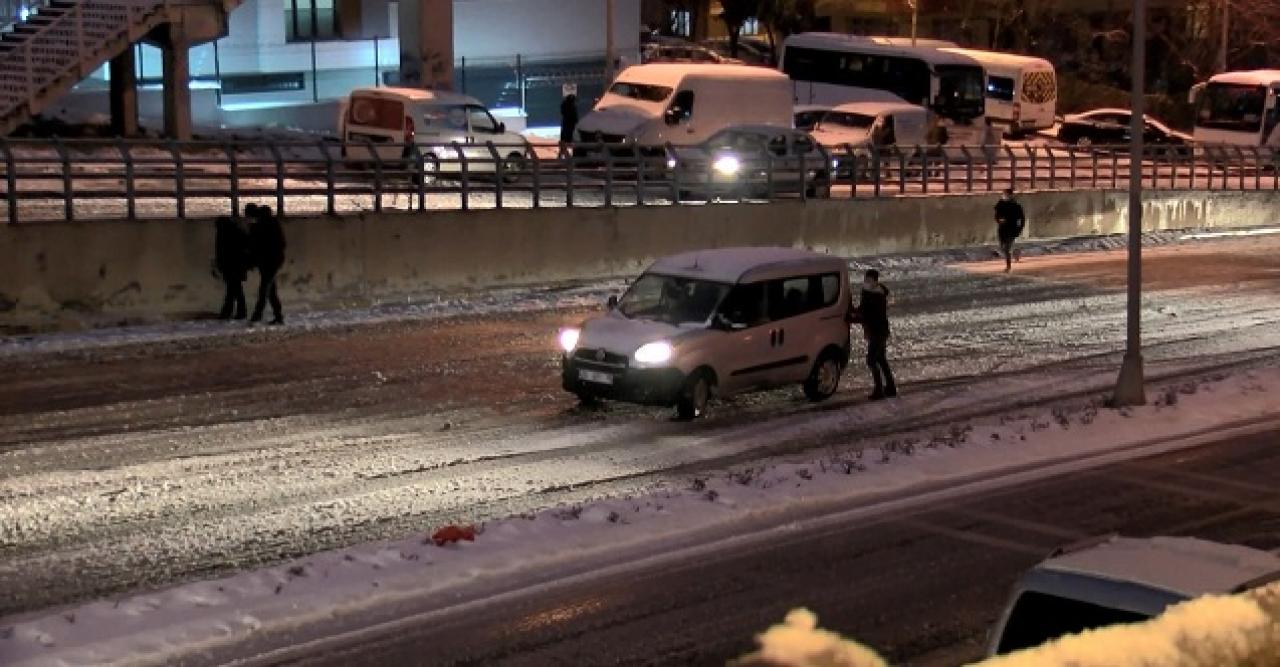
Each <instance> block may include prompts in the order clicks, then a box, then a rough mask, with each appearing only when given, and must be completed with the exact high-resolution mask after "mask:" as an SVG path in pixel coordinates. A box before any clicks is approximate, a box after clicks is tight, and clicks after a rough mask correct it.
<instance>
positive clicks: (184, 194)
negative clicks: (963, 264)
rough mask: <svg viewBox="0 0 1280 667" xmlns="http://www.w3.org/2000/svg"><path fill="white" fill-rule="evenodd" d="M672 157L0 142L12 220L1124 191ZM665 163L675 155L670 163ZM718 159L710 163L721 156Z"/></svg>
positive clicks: (1110, 179) (971, 161) (1102, 154)
mask: <svg viewBox="0 0 1280 667" xmlns="http://www.w3.org/2000/svg"><path fill="white" fill-rule="evenodd" d="M687 153H688V151H687V150H686V149H676V148H673V147H670V146H666V147H653V148H644V149H636V148H634V147H623V146H619V145H616V144H610V145H578V146H575V147H574V150H573V151H567V150H563V149H558V148H557V147H555V146H524V145H508V146H502V145H494V144H458V143H453V144H440V145H419V144H410V145H401V144H377V145H374V144H371V143H366V144H348V145H345V146H344V145H342V144H339V143H335V142H332V141H328V140H316V141H314V142H295V141H289V142H268V141H253V142H249V141H229V142H182V143H179V142H173V141H148V140H77V141H59V140H52V141H47V140H22V139H0V170H2V171H3V178H0V193H2V196H3V198H4V201H5V206H4V209H5V219H6V220H7V221H9V222H38V221H42V220H79V219H85V220H105V219H134V218H178V219H198V218H210V217H214V216H217V215H225V214H228V213H231V212H233V211H237V210H240V209H241V208H242V207H243V205H244V204H245V203H248V202H256V203H262V204H267V205H271V206H273V207H274V208H276V209H277V210H278V211H280V212H281V213H283V214H286V215H288V214H293V215H304V214H340V213H355V212H363V211H372V212H382V211H388V210H399V211H420V210H430V209H462V210H467V209H533V208H548V207H609V206H642V207H643V206H671V205H702V204H707V203H738V204H749V203H753V202H766V201H776V200H780V199H799V200H804V199H810V198H824V199H825V198H830V199H835V200H854V201H856V200H858V199H867V198H875V197H901V196H925V195H937V194H963V193H989V192H999V191H1001V190H1004V189H1005V188H1009V187H1012V188H1014V189H1016V190H1018V191H1023V192H1026V191H1039V190H1123V189H1126V188H1127V187H1128V174H1129V156H1128V154H1127V151H1126V149H1125V148H1124V147H1110V148H1108V147H1095V148H1091V149H1087V150H1086V149H1080V148H1074V147H1048V146H1026V147H1021V146H1017V147H1015V146H1003V147H947V148H946V149H940V148H907V149H899V148H887V149H883V150H874V151H873V150H867V149H865V148H853V147H844V148H841V149H837V150H830V151H828V150H820V151H815V152H812V153H810V154H808V155H804V156H792V157H777V156H772V155H760V156H740V159H739V160H738V170H737V172H736V174H733V175H728V174H725V173H721V172H720V168H721V167H723V165H721V167H717V165H716V163H715V161H714V160H713V159H708V158H705V157H704V158H697V157H693V158H691V157H687ZM672 156H679V159H678V160H673V159H672ZM713 157H714V156H713ZM1278 167H1280V151H1277V150H1275V149H1265V148H1248V147H1243V148H1242V147H1197V148H1196V149H1194V150H1192V149H1190V148H1188V147H1166V146H1153V147H1150V148H1149V149H1148V150H1147V151H1146V152H1145V153H1144V155H1143V170H1142V171H1143V180H1144V186H1145V187H1147V188H1150V189H1153V190H1276V189H1278V188H1280V179H1278V178H1277V173H1278V172H1280V169H1278Z"/></svg>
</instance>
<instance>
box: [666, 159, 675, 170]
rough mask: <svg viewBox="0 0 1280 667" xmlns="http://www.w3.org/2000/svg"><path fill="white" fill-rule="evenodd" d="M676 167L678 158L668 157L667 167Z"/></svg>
mask: <svg viewBox="0 0 1280 667" xmlns="http://www.w3.org/2000/svg"><path fill="white" fill-rule="evenodd" d="M675 168H676V159H675V158H673V157H669V158H667V169H675Z"/></svg>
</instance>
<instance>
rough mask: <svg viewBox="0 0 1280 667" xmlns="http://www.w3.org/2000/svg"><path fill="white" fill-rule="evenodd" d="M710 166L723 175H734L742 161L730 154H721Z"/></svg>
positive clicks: (740, 167) (740, 166)
mask: <svg viewBox="0 0 1280 667" xmlns="http://www.w3.org/2000/svg"><path fill="white" fill-rule="evenodd" d="M711 168H712V169H715V170H716V172H717V173H719V174H721V175H723V176H735V175H737V173H738V171H739V170H740V169H742V162H740V161H739V160H738V158H736V157H734V156H732V155H723V156H721V157H719V158H717V159H716V161H715V163H714V164H712V165H711Z"/></svg>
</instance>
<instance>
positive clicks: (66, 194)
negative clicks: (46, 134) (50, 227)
mask: <svg viewBox="0 0 1280 667" xmlns="http://www.w3.org/2000/svg"><path fill="white" fill-rule="evenodd" d="M53 148H54V150H56V151H57V152H58V158H59V159H60V162H61V165H62V213H63V217H64V218H65V219H67V220H75V219H76V211H75V205H74V204H73V201H74V199H73V192H72V187H73V186H72V181H71V154H70V153H68V152H67V149H66V147H65V146H63V144H62V139H59V138H56V137H55V138H54V140H53Z"/></svg>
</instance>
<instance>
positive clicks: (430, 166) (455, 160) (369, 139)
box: [338, 88, 531, 174]
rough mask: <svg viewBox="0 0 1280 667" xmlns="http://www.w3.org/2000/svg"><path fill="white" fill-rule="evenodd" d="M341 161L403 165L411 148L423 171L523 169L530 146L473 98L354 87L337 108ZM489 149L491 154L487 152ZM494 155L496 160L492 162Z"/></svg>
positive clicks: (426, 92)
mask: <svg viewBox="0 0 1280 667" xmlns="http://www.w3.org/2000/svg"><path fill="white" fill-rule="evenodd" d="M338 132H339V136H341V138H342V151H343V157H344V158H345V159H346V160H348V161H353V162H365V161H372V160H374V155H375V154H376V156H377V159H379V160H383V161H402V160H405V159H407V158H410V157H412V154H413V150H412V149H411V148H410V147H411V146H413V145H416V146H417V150H418V153H419V154H420V155H421V156H422V160H423V169H424V170H425V171H427V172H428V173H433V172H436V173H438V172H445V173H450V172H452V173H458V172H461V171H462V170H463V169H464V168H465V169H466V170H467V171H468V172H479V173H484V172H490V173H492V172H494V171H496V165H497V161H498V160H501V161H502V165H503V171H504V173H506V174H518V173H520V172H522V171H524V169H525V165H526V164H527V160H528V159H529V156H530V155H531V149H530V146H529V142H528V140H527V139H525V138H524V137H523V136H521V135H520V134H518V133H515V132H509V131H508V130H507V127H506V124H504V123H502V122H500V121H499V120H497V119H496V118H494V117H493V114H492V113H490V112H489V110H488V109H486V108H485V106H484V105H483V104H481V103H480V101H479V100H477V99H476V98H474V97H468V96H466V95H459V94H457V93H448V92H439V91H431V90H421V89H418V88H357V89H355V90H353V91H351V95H350V96H348V97H347V99H346V100H344V101H343V103H342V105H341V106H340V107H339V116H338ZM490 146H492V150H491V149H490ZM495 155H496V159H495Z"/></svg>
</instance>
